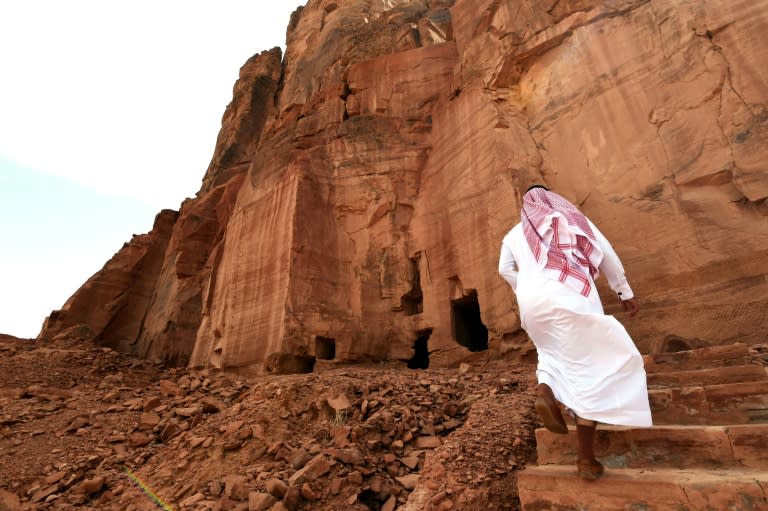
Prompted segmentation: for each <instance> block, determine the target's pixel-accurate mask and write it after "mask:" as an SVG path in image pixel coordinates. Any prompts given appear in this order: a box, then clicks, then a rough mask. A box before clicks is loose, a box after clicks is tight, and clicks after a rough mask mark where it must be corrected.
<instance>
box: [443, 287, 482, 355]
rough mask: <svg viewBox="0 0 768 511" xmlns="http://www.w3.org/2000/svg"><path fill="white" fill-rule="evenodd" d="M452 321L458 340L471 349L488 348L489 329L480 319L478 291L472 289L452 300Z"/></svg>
mask: <svg viewBox="0 0 768 511" xmlns="http://www.w3.org/2000/svg"><path fill="white" fill-rule="evenodd" d="M451 321H452V323H453V338H454V340H455V341H456V342H458V343H459V344H461V345H462V346H464V347H465V348H467V349H468V350H469V351H485V350H487V349H488V329H487V328H486V327H485V325H484V324H483V321H482V320H481V319H480V302H478V301H477V291H475V290H472V291H471V292H470V293H469V294H468V295H467V296H464V297H461V298H458V299H456V300H451Z"/></svg>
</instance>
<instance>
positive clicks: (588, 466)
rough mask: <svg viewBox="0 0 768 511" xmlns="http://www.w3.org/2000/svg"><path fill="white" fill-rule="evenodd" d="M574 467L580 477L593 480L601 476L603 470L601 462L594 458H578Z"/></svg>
mask: <svg viewBox="0 0 768 511" xmlns="http://www.w3.org/2000/svg"><path fill="white" fill-rule="evenodd" d="M576 468H577V471H578V474H579V477H580V478H582V479H587V480H590V481H594V480H595V479H597V478H599V477H600V476H602V475H603V473H604V472H605V468H603V464H602V463H600V462H599V461H597V460H596V459H591V460H579V462H578V463H577V464H576Z"/></svg>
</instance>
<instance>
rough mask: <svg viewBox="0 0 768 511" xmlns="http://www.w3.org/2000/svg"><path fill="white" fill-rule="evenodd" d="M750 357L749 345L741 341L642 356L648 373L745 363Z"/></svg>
mask: <svg viewBox="0 0 768 511" xmlns="http://www.w3.org/2000/svg"><path fill="white" fill-rule="evenodd" d="M750 358H751V357H750V351H749V347H748V346H747V345H746V344H743V343H735V344H728V345H725V346H711V347H709V348H699V349H695V350H689V351H676V352H673V353H657V354H655V355H645V356H643V359H644V360H645V371H646V372H647V373H649V374H650V373H657V372H667V371H687V370H695V369H705V368H708V367H723V366H734V365H745V364H747V363H749V360H750Z"/></svg>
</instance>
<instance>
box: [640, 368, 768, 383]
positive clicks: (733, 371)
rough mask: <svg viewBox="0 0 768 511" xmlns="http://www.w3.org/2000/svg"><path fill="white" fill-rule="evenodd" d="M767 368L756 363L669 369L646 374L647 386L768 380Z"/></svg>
mask: <svg viewBox="0 0 768 511" xmlns="http://www.w3.org/2000/svg"><path fill="white" fill-rule="evenodd" d="M767 369H768V368H765V367H763V366H759V365H756V364H750V365H739V366H728V367H713V368H708V369H694V370H689V371H669V372H663V373H650V374H648V375H647V382H648V386H650V387H658V386H666V387H673V386H676V387H681V386H687V387H693V386H696V385H721V384H724V383H739V382H746V381H760V380H768V372H767Z"/></svg>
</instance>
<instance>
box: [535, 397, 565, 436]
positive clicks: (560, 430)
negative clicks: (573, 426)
mask: <svg viewBox="0 0 768 511" xmlns="http://www.w3.org/2000/svg"><path fill="white" fill-rule="evenodd" d="M534 406H535V407H536V413H538V414H539V417H541V420H542V422H543V423H544V427H545V428H547V429H548V430H549V431H551V432H552V433H557V434H559V435H567V434H568V426H566V424H565V420H564V419H563V414H562V413H560V407H559V406H557V402H556V401H555V400H554V399H552V398H551V397H545V396H539V397H537V398H536V404H535V405H534Z"/></svg>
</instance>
